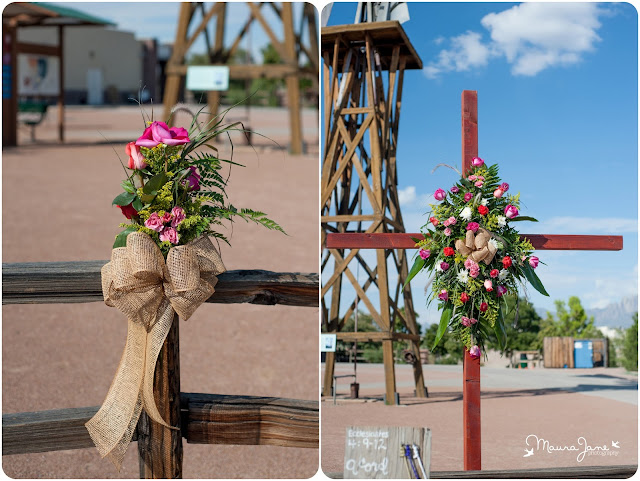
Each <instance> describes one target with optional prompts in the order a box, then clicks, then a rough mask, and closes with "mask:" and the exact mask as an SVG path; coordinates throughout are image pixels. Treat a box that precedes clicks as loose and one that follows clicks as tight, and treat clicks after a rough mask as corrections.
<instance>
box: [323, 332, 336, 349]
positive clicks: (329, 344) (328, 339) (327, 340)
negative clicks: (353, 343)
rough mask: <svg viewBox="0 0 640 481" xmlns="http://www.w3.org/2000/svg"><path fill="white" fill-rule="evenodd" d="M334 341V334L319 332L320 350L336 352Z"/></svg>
mask: <svg viewBox="0 0 640 481" xmlns="http://www.w3.org/2000/svg"><path fill="white" fill-rule="evenodd" d="M336 341H337V336H336V335H335V334H320V352H336Z"/></svg>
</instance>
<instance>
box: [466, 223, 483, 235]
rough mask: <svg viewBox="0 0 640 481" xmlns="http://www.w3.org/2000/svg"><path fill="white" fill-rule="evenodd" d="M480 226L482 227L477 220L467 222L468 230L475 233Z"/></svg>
mask: <svg viewBox="0 0 640 481" xmlns="http://www.w3.org/2000/svg"><path fill="white" fill-rule="evenodd" d="M479 228H480V224H478V223H477V222H469V223H468V224H467V230H470V231H472V232H473V233H474V234H475V233H476V232H478V229H479Z"/></svg>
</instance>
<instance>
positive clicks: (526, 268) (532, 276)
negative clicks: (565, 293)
mask: <svg viewBox="0 0 640 481" xmlns="http://www.w3.org/2000/svg"><path fill="white" fill-rule="evenodd" d="M522 272H523V273H524V276H525V277H526V278H527V280H528V281H529V284H531V285H532V286H533V288H534V289H535V290H536V291H538V292H539V293H540V294H542V295H543V296H547V297H549V294H548V293H547V291H546V290H545V288H544V286H543V285H542V282H540V279H539V278H538V276H537V275H536V273H535V272H534V271H533V268H532V267H531V266H530V265H529V264H528V263H526V262H525V263H524V265H523V266H522Z"/></svg>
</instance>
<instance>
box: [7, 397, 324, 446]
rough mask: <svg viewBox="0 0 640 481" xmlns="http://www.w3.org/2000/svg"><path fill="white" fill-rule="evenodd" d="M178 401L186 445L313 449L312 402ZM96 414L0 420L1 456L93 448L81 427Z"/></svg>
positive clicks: (75, 411) (84, 411)
mask: <svg viewBox="0 0 640 481" xmlns="http://www.w3.org/2000/svg"><path fill="white" fill-rule="evenodd" d="M180 399H181V405H182V414H183V421H184V422H183V426H182V435H183V436H184V437H185V439H186V440H187V442H189V443H199V444H202V443H207V444H254V445H277V446H286V447H301V448H305V447H306V448H317V447H318V441H319V435H318V426H319V425H318V420H319V406H318V401H317V400H314V401H304V400H296V399H284V398H273V397H252V396H228V395H220V394H192V393H181V394H180ZM96 412H98V406H95V407H83V408H71V409H56V410H52V411H39V412H24V413H13V414H3V415H2V455H3V456H4V455H8V454H25V453H43V452H48V451H62V450H67V449H83V448H95V447H94V444H93V441H91V438H90V437H89V432H88V431H87V429H86V428H85V427H84V424H85V423H86V422H87V421H88V420H89V419H91V418H92V417H93V415H94V414H95V413H96ZM245 419H246V420H250V422H245ZM233 433H236V434H233ZM240 433H242V435H240ZM236 435H237V437H236ZM137 439H138V438H137V434H135V433H134V438H133V440H134V441H136V440H137Z"/></svg>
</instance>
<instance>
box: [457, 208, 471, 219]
mask: <svg viewBox="0 0 640 481" xmlns="http://www.w3.org/2000/svg"><path fill="white" fill-rule="evenodd" d="M460 218H461V219H464V220H471V207H465V208H464V209H462V211H461V212H460Z"/></svg>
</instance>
